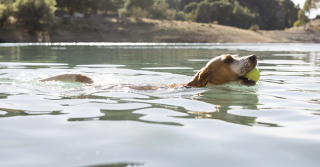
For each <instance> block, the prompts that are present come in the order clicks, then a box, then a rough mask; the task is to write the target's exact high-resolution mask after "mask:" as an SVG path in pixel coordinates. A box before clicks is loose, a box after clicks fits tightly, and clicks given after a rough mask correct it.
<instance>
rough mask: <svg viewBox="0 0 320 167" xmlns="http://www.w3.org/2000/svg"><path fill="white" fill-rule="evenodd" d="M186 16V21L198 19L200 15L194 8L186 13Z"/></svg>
mask: <svg viewBox="0 0 320 167" xmlns="http://www.w3.org/2000/svg"><path fill="white" fill-rule="evenodd" d="M184 17H185V19H186V21H192V22H195V21H196V20H197V17H198V16H197V13H196V12H195V11H194V10H193V11H191V12H190V13H186V14H185V16H184Z"/></svg>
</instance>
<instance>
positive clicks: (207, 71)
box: [40, 54, 257, 88]
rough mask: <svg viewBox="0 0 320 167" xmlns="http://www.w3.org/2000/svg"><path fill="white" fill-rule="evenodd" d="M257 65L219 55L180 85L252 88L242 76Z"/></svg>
mask: <svg viewBox="0 0 320 167" xmlns="http://www.w3.org/2000/svg"><path fill="white" fill-rule="evenodd" d="M256 65H257V56H256V55H250V56H246V57H241V58H240V57H238V55H230V54H227V55H221V56H218V57H215V58H213V59H211V60H210V61H209V62H208V63H207V65H206V66H205V67H203V68H202V69H201V70H200V71H198V72H197V73H196V74H195V75H194V76H193V78H192V79H191V80H190V81H189V82H188V83H186V84H180V85H179V86H184V87H205V86H212V85H222V84H227V83H232V82H235V83H239V84H243V85H247V86H253V85H255V84H256V81H252V80H248V79H247V78H244V76H245V75H246V74H247V73H248V72H250V71H251V70H252V69H253V68H254V67H255V66H256ZM40 81H66V82H81V83H86V84H93V83H94V81H93V80H92V79H91V78H90V77H88V76H85V75H82V74H62V75H57V76H53V77H49V78H46V79H42V80H40ZM156 85H161V86H165V87H168V88H172V87H177V86H178V85H177V84H172V85H162V84H156Z"/></svg>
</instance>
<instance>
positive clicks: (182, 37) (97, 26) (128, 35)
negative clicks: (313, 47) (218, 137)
mask: <svg viewBox="0 0 320 167" xmlns="http://www.w3.org/2000/svg"><path fill="white" fill-rule="evenodd" d="M307 26H308V30H305V29H304V28H303V27H293V28H290V29H288V30H269V31H267V30H257V31H252V30H244V29H239V28H234V27H229V26H224V25H216V24H207V23H195V22H187V21H167V20H152V19H142V21H140V22H136V21H135V20H134V19H131V18H103V19H102V18H98V19H68V20H64V19H56V20H55V23H54V24H53V27H52V28H51V30H50V31H47V32H40V33H37V34H34V35H26V34H25V33H22V32H21V31H19V30H1V31H0V34H1V35H0V42H1V43H5V42H174V43H283V42H284V43H320V20H313V21H311V22H310V23H308V24H307Z"/></svg>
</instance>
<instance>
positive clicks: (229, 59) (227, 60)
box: [224, 58, 233, 63]
mask: <svg viewBox="0 0 320 167" xmlns="http://www.w3.org/2000/svg"><path fill="white" fill-rule="evenodd" d="M232 61H233V59H231V58H228V59H226V60H225V61H224V63H231V62H232Z"/></svg>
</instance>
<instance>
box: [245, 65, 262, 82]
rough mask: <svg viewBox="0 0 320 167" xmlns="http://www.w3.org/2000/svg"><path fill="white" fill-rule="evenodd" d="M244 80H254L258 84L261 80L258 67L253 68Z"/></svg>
mask: <svg viewBox="0 0 320 167" xmlns="http://www.w3.org/2000/svg"><path fill="white" fill-rule="evenodd" d="M244 78H248V79H249V80H254V81H256V82H258V81H259V79H260V72H259V70H258V69H257V67H255V68H253V69H252V70H251V71H250V72H248V73H247V74H246V75H245V76H244Z"/></svg>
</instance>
